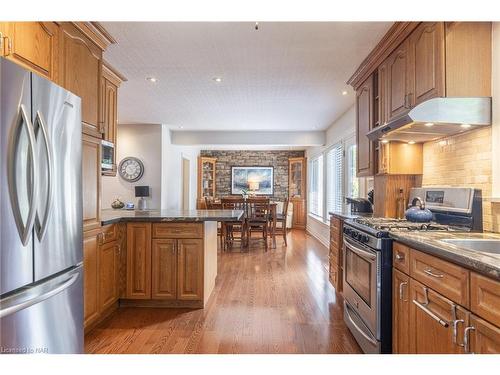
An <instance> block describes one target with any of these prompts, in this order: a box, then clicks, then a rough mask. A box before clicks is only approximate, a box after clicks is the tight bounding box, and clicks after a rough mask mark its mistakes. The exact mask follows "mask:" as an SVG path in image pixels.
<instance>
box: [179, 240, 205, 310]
mask: <svg viewBox="0 0 500 375" xmlns="http://www.w3.org/2000/svg"><path fill="white" fill-rule="evenodd" d="M177 275H178V276H177V299H179V300H202V299H203V240H201V239H182V240H177Z"/></svg>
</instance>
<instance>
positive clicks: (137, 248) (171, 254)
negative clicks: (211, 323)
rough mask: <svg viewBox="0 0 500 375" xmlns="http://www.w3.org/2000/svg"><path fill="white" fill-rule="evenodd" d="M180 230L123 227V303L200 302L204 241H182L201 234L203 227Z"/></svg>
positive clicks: (168, 226) (174, 227)
mask: <svg viewBox="0 0 500 375" xmlns="http://www.w3.org/2000/svg"><path fill="white" fill-rule="evenodd" d="M180 226H182V225H180V224H179V223H161V224H158V223H155V224H151V223H128V224H127V292H126V298H127V299H142V300H175V301H203V291H204V289H203V288H204V242H203V241H204V240H203V239H202V238H183V237H185V236H186V233H187V232H190V233H192V235H195V236H198V235H199V233H203V227H202V226H203V224H201V223H186V224H185V227H186V228H188V229H187V230H178V229H179V227H180ZM166 234H170V236H172V238H164V237H165V236H166ZM176 236H177V237H178V238H175V237H176ZM155 237H156V238H155ZM158 237H160V238H158Z"/></svg>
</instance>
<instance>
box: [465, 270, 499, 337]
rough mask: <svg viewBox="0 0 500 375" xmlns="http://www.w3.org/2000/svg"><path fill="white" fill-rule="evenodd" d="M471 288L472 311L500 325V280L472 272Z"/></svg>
mask: <svg viewBox="0 0 500 375" xmlns="http://www.w3.org/2000/svg"><path fill="white" fill-rule="evenodd" d="M470 288H471V290H470V295H471V301H470V307H471V310H472V312H474V313H475V314H477V315H479V316H481V317H482V318H483V319H486V320H488V321H490V322H491V323H493V324H495V325H497V326H499V327H500V282H498V281H496V280H493V279H490V278H488V277H485V276H482V275H479V274H477V273H474V272H472V273H471V277H470Z"/></svg>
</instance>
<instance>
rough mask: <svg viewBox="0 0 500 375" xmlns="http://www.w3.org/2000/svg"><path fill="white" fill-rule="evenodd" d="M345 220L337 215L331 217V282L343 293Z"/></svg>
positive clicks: (329, 256)
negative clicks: (343, 234) (343, 235)
mask: <svg viewBox="0 0 500 375" xmlns="http://www.w3.org/2000/svg"><path fill="white" fill-rule="evenodd" d="M343 227H344V222H343V220H341V219H340V218H338V217H336V216H333V215H332V216H331V217H330V252H329V255H328V258H329V263H330V267H329V277H328V279H329V280H330V283H331V284H332V285H333V287H334V288H335V290H336V291H337V292H338V293H342V262H343V259H342V246H343V245H342V233H343Z"/></svg>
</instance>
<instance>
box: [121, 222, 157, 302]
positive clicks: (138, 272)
mask: <svg viewBox="0 0 500 375" xmlns="http://www.w3.org/2000/svg"><path fill="white" fill-rule="evenodd" d="M126 295H127V298H128V299H151V223H128V224H127V292H126Z"/></svg>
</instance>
